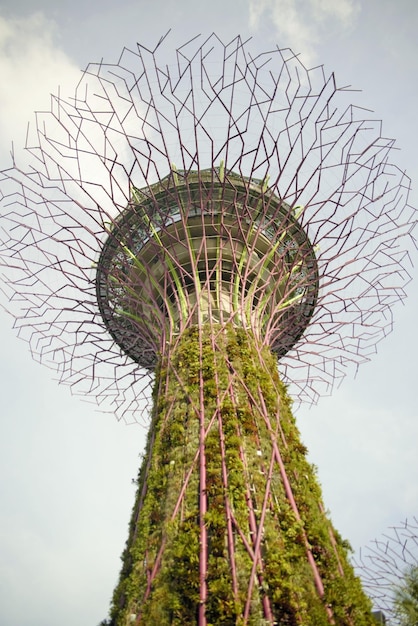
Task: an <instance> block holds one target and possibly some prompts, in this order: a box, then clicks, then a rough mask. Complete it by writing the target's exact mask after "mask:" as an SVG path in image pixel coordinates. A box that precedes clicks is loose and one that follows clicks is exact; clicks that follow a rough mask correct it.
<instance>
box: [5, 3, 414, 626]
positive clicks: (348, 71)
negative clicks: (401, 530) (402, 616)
mask: <svg viewBox="0 0 418 626" xmlns="http://www.w3.org/2000/svg"><path fill="white" fill-rule="evenodd" d="M417 27H418V4H417V3H416V2H415V0H398V2H397V3H394V2H393V1H392V0H363V1H362V0H229V1H228V2H225V0H212V1H211V2H210V3H208V2H204V1H202V2H196V1H189V0H176V1H175V2H174V0H173V1H172V0H154V1H153V2H149V1H148V0H147V1H145V0H136V1H135V2H134V1H130V0H119V2H117V3H116V2H110V1H109V0H101V1H100V2H98V0H72V1H71V2H66V1H61V2H56V0H54V1H52V0H43V1H42V0H38V1H36V0H35V1H34V0H14V1H13V2H12V1H11V0H10V1H9V0H0V137H1V140H0V169H5V168H7V167H9V165H10V150H11V142H12V141H13V146H14V150H15V152H19V151H21V150H22V146H23V144H24V140H25V136H26V128H27V123H28V121H30V120H31V118H32V112H33V111H34V110H44V109H47V108H48V107H49V94H50V93H51V92H56V90H57V89H58V87H59V88H60V90H61V92H66V93H71V92H72V90H73V89H74V87H75V85H76V83H77V81H78V79H79V77H80V75H81V74H80V70H81V69H83V68H84V67H85V66H86V65H87V63H89V62H91V61H100V60H101V59H102V58H104V59H105V60H106V61H109V62H113V61H117V59H118V57H119V54H120V52H121V50H122V48H123V47H124V46H126V47H134V46H135V44H136V42H137V41H139V42H141V43H143V44H145V45H150V46H151V45H154V44H155V43H156V42H157V41H158V40H159V38H160V37H161V36H162V35H164V34H165V33H166V32H167V31H168V30H170V29H171V33H170V38H171V39H170V41H172V47H173V48H174V47H175V45H176V44H178V43H183V42H185V41H187V40H189V39H191V38H192V37H193V36H194V35H196V34H199V33H202V34H206V35H208V34H210V33H211V32H212V31H215V32H216V33H217V34H218V35H219V36H220V37H221V38H222V39H224V40H225V41H229V40H231V39H233V37H234V36H236V35H237V34H240V35H241V36H242V37H243V38H244V39H246V38H247V37H250V36H252V37H253V42H254V46H255V47H256V48H257V49H260V51H262V50H265V49H267V48H269V47H271V46H273V45H275V44H276V43H277V44H279V46H280V47H291V48H292V49H293V50H294V51H295V52H298V53H300V54H301V59H302V60H303V62H304V63H305V65H307V66H315V65H318V64H323V65H324V66H325V69H326V71H327V72H331V71H335V73H336V76H337V83H338V84H339V85H340V86H343V85H351V86H352V87H353V88H354V89H356V90H358V91H354V92H353V99H354V100H355V102H357V103H361V105H362V106H364V107H365V108H367V109H371V110H373V111H374V112H375V113H376V117H377V118H379V119H382V120H383V121H384V125H383V129H384V133H383V134H384V135H385V136H389V137H394V138H396V140H397V146H398V147H399V151H398V152H397V154H396V161H397V163H398V164H399V166H400V167H401V168H402V169H406V170H407V172H408V174H409V175H410V177H411V178H412V181H413V192H412V196H411V203H412V204H413V205H415V206H417V207H418V192H417V189H418V182H415V183H414V181H418V155H417V151H416V137H417V134H418V122H417V115H416V111H417V110H418V81H417V73H418V60H417V59H418V54H417V52H418V50H417V47H418V44H417V43H416V31H417ZM416 260H417V258H416V255H415V262H416ZM415 265H417V263H415ZM414 273H415V274H417V273H418V269H416V270H415V272H414ZM408 292H409V298H408V299H407V300H406V301H405V304H404V305H399V306H398V307H397V308H395V310H394V319H395V323H394V330H393V332H392V334H390V335H389V336H388V337H387V338H386V339H385V340H384V341H383V342H382V343H380V344H379V345H378V351H377V354H376V355H375V356H374V358H373V359H372V360H371V361H370V363H367V364H365V365H363V366H361V368H360V370H359V372H358V374H357V376H356V378H352V377H347V378H346V379H345V380H344V382H343V383H342V385H341V386H340V388H339V389H335V390H334V392H333V394H332V396H331V397H327V398H322V399H321V400H320V401H319V403H318V405H317V406H316V407H312V408H309V407H302V408H301V409H300V410H298V413H297V419H298V423H299V426H300V429H301V431H302V437H303V439H304V441H305V443H306V445H307V446H308V448H309V450H310V458H311V460H312V462H314V463H315V464H316V465H317V466H318V474H319V478H320V481H321V483H322V486H323V492H324V500H325V504H326V506H327V508H328V509H329V510H330V511H331V517H332V519H333V521H334V524H335V525H336V527H337V528H338V529H339V531H340V532H341V534H342V535H343V536H344V537H345V538H347V539H349V540H350V542H351V543H352V545H353V547H354V549H355V550H356V551H358V550H359V549H360V548H361V547H362V546H363V547H364V546H366V545H367V543H368V542H369V541H370V540H372V539H374V538H375V537H378V536H379V535H381V534H382V533H383V532H384V531H385V529H386V528H387V527H388V526H391V525H396V524H398V523H399V522H400V521H402V520H404V519H405V518H408V517H412V516H414V515H415V516H416V515H417V512H418V480H417V477H418V454H417V452H416V447H417V442H418V419H417V418H418V403H417V387H418V377H417V372H418V368H417V366H416V355H417V354H418V332H417V323H416V320H417V314H416V311H417V310H418V282H417V280H416V279H415V280H413V281H412V282H411V284H410V285H409V288H408ZM12 325H13V320H11V319H10V317H8V316H7V315H6V314H0V342H1V343H0V345H1V358H0V393H1V399H2V402H1V414H0V625H1V626H3V625H4V626H18V625H19V626H53V625H54V626H56V624H60V626H70V625H71V626H73V625H74V624H77V626H95V625H97V624H98V623H99V622H100V620H101V619H103V618H104V617H106V615H107V611H108V606H109V601H110V598H111V594H112V591H113V587H114V585H115V582H116V579H117V576H118V572H119V567H120V561H119V555H120V554H121V552H122V550H123V547H124V543H125V540H126V536H127V528H128V521H129V515H130V510H131V507H132V504H133V499H134V491H135V489H134V485H133V484H132V478H134V477H135V476H136V473H137V467H138V465H139V462H140V458H139V457H140V454H141V450H142V446H143V443H144V440H145V435H146V431H145V428H144V427H142V426H139V425H129V426H127V425H125V424H123V423H118V422H117V421H116V419H114V418H112V416H110V415H108V414H101V413H100V412H99V411H98V410H97V409H96V407H95V405H94V403H92V402H88V401H86V402H84V401H82V400H80V399H79V398H75V397H72V396H71V394H70V391H69V389H67V388H65V387H62V386H59V385H58V384H57V382H56V381H55V380H54V373H53V372H52V371H51V370H48V369H47V368H45V367H42V366H40V365H38V364H37V363H35V362H33V361H32V360H31V357H30V354H29V350H28V346H27V345H25V343H24V342H22V341H20V340H19V339H17V338H16V337H15V333H14V331H13V329H12ZM86 400H88V399H86Z"/></svg>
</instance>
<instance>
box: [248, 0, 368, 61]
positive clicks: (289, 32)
mask: <svg viewBox="0 0 418 626" xmlns="http://www.w3.org/2000/svg"><path fill="white" fill-rule="evenodd" d="M359 10H360V7H359V2H358V1H357V0H249V26H250V29H251V30H253V31H256V30H259V29H260V28H261V25H262V22H263V21H265V22H266V23H272V24H273V25H274V28H275V31H276V35H277V36H278V37H280V39H281V41H283V42H284V44H285V45H288V44H289V43H290V44H291V45H292V47H294V48H295V51H297V52H298V51H300V52H301V53H302V55H303V57H302V58H303V61H304V62H305V63H306V65H308V66H310V65H313V64H314V63H315V61H316V49H317V47H318V45H319V43H320V42H321V39H322V38H323V37H328V36H329V33H330V32H332V34H333V36H335V34H336V33H337V32H338V31H341V30H344V29H346V28H348V27H349V26H351V25H352V24H353V22H354V21H355V19H356V17H357V15H358V13H359ZM296 48H297V50H296Z"/></svg>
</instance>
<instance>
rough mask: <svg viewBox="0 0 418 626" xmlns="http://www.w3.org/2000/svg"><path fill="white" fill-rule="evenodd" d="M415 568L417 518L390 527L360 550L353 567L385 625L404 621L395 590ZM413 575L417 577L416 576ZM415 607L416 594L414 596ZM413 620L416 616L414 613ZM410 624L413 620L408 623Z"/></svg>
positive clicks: (417, 534) (417, 566) (416, 557)
mask: <svg viewBox="0 0 418 626" xmlns="http://www.w3.org/2000/svg"><path fill="white" fill-rule="evenodd" d="M417 568H418V520H417V518H416V517H414V518H412V519H410V520H405V521H404V522H403V523H401V524H399V525H398V526H392V527H391V528H389V529H388V530H387V532H386V533H385V534H384V535H382V537H380V538H379V539H375V540H374V541H372V542H370V544H368V545H367V546H366V548H365V549H364V550H362V551H361V552H360V558H359V561H358V562H357V563H356V569H357V571H358V572H359V574H360V576H361V578H362V580H363V585H364V588H365V589H366V591H367V593H368V594H369V596H370V597H371V599H372V600H373V604H374V605H375V607H376V608H377V609H378V610H379V611H381V612H382V613H383V615H385V617H386V620H387V621H386V622H385V623H387V624H388V626H390V625H392V626H395V625H396V624H404V623H405V621H404V620H405V617H406V615H401V614H400V612H399V609H398V608H397V606H396V603H394V599H395V594H396V591H397V590H398V589H399V588H401V587H402V586H403V585H404V584H405V582H406V577H407V575H408V573H409V572H410V571H411V570H412V569H415V571H416V570H417ZM415 578H416V576H415ZM414 605H415V609H417V608H418V597H417V596H416V595H415V597H414ZM415 619H416V615H415ZM410 623H412V622H410Z"/></svg>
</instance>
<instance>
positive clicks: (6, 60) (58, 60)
mask: <svg viewBox="0 0 418 626" xmlns="http://www.w3.org/2000/svg"><path fill="white" fill-rule="evenodd" d="M0 76H1V77H2V79H1V81H0V135H1V137H2V142H1V146H0V150H1V152H0V163H1V167H3V166H5V165H7V162H5V161H6V159H7V154H8V153H9V152H10V146H11V142H12V140H14V141H15V145H16V147H19V146H22V145H23V144H24V141H25V136H26V128H27V123H28V121H30V120H32V119H33V111H34V110H46V109H49V108H50V98H49V94H50V93H53V92H54V93H56V92H57V89H58V87H60V88H61V89H62V90H63V91H64V92H66V91H67V90H68V89H67V87H68V86H69V85H71V86H72V89H71V91H74V86H75V85H76V84H77V82H78V80H79V79H80V76H81V74H80V71H79V69H78V68H77V67H76V66H75V64H73V62H72V61H71V60H70V59H69V57H68V56H66V54H65V53H64V52H62V51H61V50H60V49H59V48H58V47H57V46H56V45H55V43H54V23H53V22H52V21H50V20H47V19H46V18H45V17H44V16H43V15H42V14H40V13H36V14H33V15H31V16H30V17H27V18H24V19H17V18H16V19H9V20H7V19H5V18H3V17H1V16H0Z"/></svg>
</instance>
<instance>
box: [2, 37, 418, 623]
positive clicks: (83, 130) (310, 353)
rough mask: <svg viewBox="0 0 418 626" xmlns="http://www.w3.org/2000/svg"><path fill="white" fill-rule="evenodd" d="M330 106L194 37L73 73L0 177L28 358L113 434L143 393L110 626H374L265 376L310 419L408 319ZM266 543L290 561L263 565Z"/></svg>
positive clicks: (272, 56)
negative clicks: (337, 384)
mask: <svg viewBox="0 0 418 626" xmlns="http://www.w3.org/2000/svg"><path fill="white" fill-rule="evenodd" d="M346 97H347V94H346V93H345V90H344V89H338V88H337V86H336V83H335V79H334V76H333V75H331V76H329V77H328V76H326V75H325V73H324V71H323V69H322V68H315V69H313V70H307V69H306V68H305V67H304V66H303V65H302V64H301V62H300V61H299V60H298V58H297V57H296V56H295V55H294V54H293V53H292V52H291V51H290V50H288V49H285V50H281V49H279V48H277V49H274V50H271V51H268V52H265V53H261V54H255V55H253V54H252V52H251V45H250V44H249V43H248V42H243V41H242V40H241V39H240V38H236V39H234V40H233V41H231V42H230V43H229V44H226V45H225V44H223V43H222V42H221V41H220V40H219V39H218V38H217V37H216V36H215V35H212V36H211V37H209V38H208V39H206V40H204V41H201V42H200V41H199V40H196V39H194V40H192V41H190V42H188V43H187V44H185V45H184V46H182V47H181V48H179V49H178V50H177V51H176V53H175V54H174V55H173V57H172V58H171V64H169V65H167V57H166V50H165V39H162V40H161V41H160V42H159V43H158V45H157V46H156V47H155V49H153V50H149V49H147V48H145V47H144V46H140V45H138V48H137V50H135V51H132V50H126V49H125V50H124V51H123V53H122V55H121V57H120V59H119V61H118V63H116V64H104V63H100V64H92V65H89V66H88V68H87V69H86V71H85V73H84V75H83V78H82V80H81V82H80V84H79V85H78V87H77V90H76V93H75V95H74V97H73V98H71V99H67V100H66V99H64V98H63V97H61V96H54V97H53V98H52V102H51V110H50V111H49V112H46V113H37V120H36V125H35V128H34V132H33V133H32V136H31V138H29V139H28V145H27V148H28V152H29V154H30V155H31V160H30V164H29V166H28V167H26V168H23V167H19V164H18V163H14V166H13V168H12V169H10V170H7V171H5V172H3V173H2V176H1V179H0V189H1V192H2V207H3V208H2V218H1V219H2V243H3V245H2V259H3V266H4V288H3V290H4V292H5V293H6V295H7V297H8V298H9V300H10V309H12V312H13V314H14V316H15V319H16V322H15V325H16V327H17V329H18V333H19V335H20V336H22V337H23V338H25V339H26V340H28V341H29V344H30V348H31V351H32V354H33V356H34V358H36V359H38V360H40V361H42V362H44V363H46V364H47V365H50V366H52V367H53V368H55V370H56V371H57V372H58V374H59V377H60V380H61V382H63V383H65V384H68V385H71V387H72V389H73V391H74V392H75V393H80V394H88V395H89V397H90V396H91V397H95V398H96V399H97V401H98V403H99V405H100V406H101V408H102V409H103V410H107V411H112V412H114V413H115V414H116V415H117V416H119V417H123V418H124V419H126V420H130V421H131V420H132V419H134V420H138V421H139V420H141V419H143V415H144V411H145V413H148V414H149V411H146V409H147V408H148V406H149V400H150V397H151V393H150V384H151V382H152V381H153V380H154V381H155V383H154V385H155V386H154V388H155V392H154V397H155V403H154V405H153V409H152V423H151V428H150V434H149V444H148V451H147V455H146V458H145V462H144V466H143V468H142V469H141V472H140V477H139V490H138V498H137V502H136V505H135V508H134V514H133V518H132V522H131V532H130V537H129V540H128V546H127V551H126V554H125V558H124V568H123V571H122V576H121V582H120V584H119V587H118V590H117V592H116V599H115V601H114V613H113V619H114V623H115V624H118V625H119V624H125V623H128V621H129V620H130V619H132V621H135V622H137V623H150V624H151V623H157V622H156V621H155V620H156V619H158V620H159V623H173V624H174V623H179V624H180V623H189V622H190V619H191V618H190V615H193V616H195V619H196V622H197V623H199V624H200V625H202V626H204V625H205V624H206V623H217V624H221V623H225V624H227V623H228V624H229V623H237V624H238V623H240V624H241V623H242V624H261V623H268V624H273V623H276V622H277V623H286V624H300V623H303V624H305V625H306V624H308V623H309V624H310V623H312V624H315V626H319V625H320V624H322V623H327V624H328V623H330V624H333V623H338V624H347V625H348V624H356V626H360V624H363V623H364V624H369V623H371V622H370V621H368V620H369V617H367V615H369V612H368V609H367V606H366V605H365V604H364V603H363V599H361V600H359V601H358V602H357V600H354V599H353V598H354V596H356V597H357V595H358V593H359V592H357V591H353V589H354V587H355V584H356V583H355V580H354V579H353V575H352V571H351V568H350V567H349V565H348V562H347V560H346V555H345V552H344V550H343V546H342V545H341V542H339V540H338V539H337V538H336V537H337V535H336V533H335V532H334V530H333V529H332V526H331V525H330V523H329V522H328V521H327V520H326V517H325V515H324V513H323V506H322V503H321V498H320V490H319V487H318V486H317V483H316V480H315V477H314V475H313V471H312V468H310V466H309V465H308V463H307V462H306V459H305V456H304V453H305V450H304V447H303V446H302V444H301V443H300V442H299V438H298V433H297V431H296V430H295V428H294V423H293V418H292V417H291V414H290V413H289V409H288V404H289V403H288V399H287V396H286V392H285V391H284V388H283V387H282V385H281V383H280V381H279V380H278V378H277V358H278V359H279V370H280V374H281V378H282V379H283V380H284V381H285V383H287V384H289V389H290V393H291V395H292V397H293V398H295V399H296V400H298V401H309V402H315V401H316V400H317V398H318V396H319V395H320V394H321V393H329V391H330V390H331V388H332V385H333V383H334V381H335V380H337V381H339V380H340V379H341V378H342V377H343V376H344V375H345V374H346V372H347V371H349V369H350V368H352V369H353V368H354V369H355V368H356V367H357V366H358V365H359V364H360V363H362V362H363V361H366V360H368V359H369V357H370V356H371V354H372V353H373V352H374V351H375V346H376V343H377V342H378V341H379V340H380V339H381V338H382V337H384V336H385V335H386V334H387V333H388V332H389V331H390V329H391V325H392V317H391V307H392V305H393V304H394V303H396V302H397V301H399V300H402V299H403V298H404V297H405V293H404V286H405V284H406V282H407V281H408V280H409V274H408V269H409V266H410V260H409V254H408V247H409V237H410V231H411V229H412V226H413V220H414V212H413V210H412V209H411V207H410V206H409V205H408V192H409V186H410V182H409V179H408V178H407V177H406V176H405V174H404V173H403V172H402V171H400V170H399V169H398V168H397V167H396V165H393V164H392V163H391V153H392V149H393V144H394V142H393V140H390V139H386V138H384V137H382V133H381V124H380V122H379V121H376V120H374V119H373V118H372V117H371V116H370V115H366V114H365V111H364V110H363V109H357V108H356V107H353V106H351V105H347V102H346ZM273 355H274V356H273ZM272 359H273V360H272ZM155 368H157V376H154V371H155ZM191 416H194V421H193V419H192V417H191ZM231 433H232V434H231ZM170 468H171V469H170ZM238 476H242V477H243V479H242V480H241V479H238ZM259 476H261V477H262V478H259ZM301 476H306V480H307V481H308V483H307V484H309V489H308V487H306V489H307V491H309V493H311V494H314V495H313V496H312V498H313V499H311V496H308V495H307V491H304V488H302V486H301ZM237 494H238V495H237ZM196 502H198V505H197V507H196ZM161 503H164V506H162V504H161ZM318 511H319V513H318ZM318 514H319V515H320V518H321V519H320V520H319V518H318V519H317V516H318ZM150 520H151V521H150ZM190 520H193V523H191V522H190ZM190 524H191V526H190ZM321 525H322V526H321ZM320 528H322V530H321V531H320ZM283 529H285V530H283ZM324 529H325V530H324ZM186 530H187V532H188V533H189V537H190V541H191V543H193V541H194V539H195V540H196V544H195V551H194V560H193V559H191V560H190V561H189V564H188V569H187V568H186V566H185V563H184V558H185V557H182V558H181V559H180V557H179V556H178V554H177V552H180V543H178V542H180V541H181V537H183V536H185V533H186ZM290 531H291V532H290ZM194 533H195V534H194ZM292 533H293V535H292ZM291 535H292V536H293V538H294V541H293V544H292V545H293V547H291V546H290V544H289V545H288V543H287V542H288V540H289V537H290V536H291ZM325 536H326V537H328V538H327V539H325V538H324V537H325ZM144 537H146V538H147V540H146V541H145V540H144V541H145V544H144V543H143V538H144ZM220 537H221V539H219V538H220ZM273 537H279V539H277V542H278V543H279V544H280V541H281V542H282V543H281V544H280V545H281V549H282V553H289V555H290V553H291V552H292V550H293V549H294V550H296V547H295V546H299V547H297V550H299V552H298V553H297V556H296V555H295V554H296V553H295V554H293V553H292V554H293V556H289V560H288V561H286V563H284V562H283V563H281V564H280V566H279V565H277V560H278V559H279V560H280V558H281V557H279V556H277V554H276V553H275V552H274V549H273V547H272V546H273V544H274V541H273ZM280 537H281V539H280ZM141 538H142V539H141ZM216 538H218V539H219V542H220V543H219V545H218V544H217V543H216V541H217V539H216ZM141 541H142V543H141ZM147 542H148V543H147ZM176 542H177V543H176ZM177 544H178V545H177ZM216 545H218V547H214V546H216ZM176 546H177V547H176ZM176 550H177V552H176ZM182 550H183V554H184V553H185V551H186V547H185V545H182ZM286 551H287V552H286ZM134 555H136V556H134ZM292 559H293V560H292ZM218 561H219V562H220V561H222V563H223V566H224V567H225V568H226V569H225V571H224V570H222V567H223V566H222V567H221V565H219V563H218ZM296 562H297V563H300V568H301V569H300V582H299V583H297V584H296V586H295V587H294V588H292V590H290V591H289V589H287V587H286V585H284V586H283V585H282V583H279V582H278V580H279V579H280V580H283V578H284V577H285V571H287V572H288V574H287V577H288V578H289V568H290V569H291V568H292V567H294V571H293V574H292V576H293V577H294V575H295V571H299V570H297V567H299V566H296V565H294V563H296ZM192 563H195V564H196V563H198V565H196V567H197V570H196V572H195V573H196V577H195V578H193V576H194V574H193V572H192V574H190V571H192V570H193V568H194V567H195V566H194V565H192ZM272 563H275V564H276V565H277V567H276V565H275V566H274V567H273V565H272ZM292 563H293V565H292ZM218 566H219V567H218ZM306 567H307V571H308V572H309V573H308V574H307V573H306V571H305V568H306ZM173 568H177V569H178V571H180V572H181V571H183V570H182V568H183V569H184V571H186V570H187V574H186V573H185V574H184V582H185V586H187V587H188V589H189V590H185V589H183V590H179V588H178V585H177V587H174V586H173V585H174V582H173V580H172V577H173V574H172V572H173ZM219 568H220V569H219ZM286 568H287V569H286ZM139 570H141V571H140V572H139ZM221 570H222V571H221ZM302 570H303V572H304V574H303V575H302ZM170 571H171V578H170V575H169V572H170ZM138 572H139V573H138ZM278 572H280V576H279V574H278ZM189 574H190V576H189ZM190 577H191V578H190ZM336 579H339V580H340V581H344V580H345V581H348V582H347V584H345V583H344V584H343V583H342V582H341V585H343V586H344V585H345V587H344V593H343V592H342V591H341V589H342V587H340V591H337V590H336V589H337V588H336V587H335V584H336V583H335V582H333V581H335V580H336ZM302 580H303V582H301V581H302ZM127 581H128V582H127ZM196 581H197V582H196ZM225 581H226V582H225ZM221 582H222V583H223V584H224V587H225V588H228V590H229V595H230V596H231V597H232V598H233V602H232V601H230V600H228V593H227V592H226V591H225V588H224V589H223V590H221V587H222V584H221ZM186 583H187V585H186ZM338 584H340V583H338ZM298 585H299V586H298ZM353 585H354V587H353ZM337 586H338V585H337ZM128 587H129V589H130V591H129V590H128ZM133 587H134V588H135V589H136V591H135V593H133V592H132V588H133ZM159 590H160V591H161V594H163V592H164V593H165V594H166V596H167V597H171V598H172V599H173V598H174V599H173V600H172V602H171V604H170V605H169V606H168V605H167V606H165V608H164V609H163V608H161V606H162V605H160V604H159V600H158V598H159V596H158V593H159ZM190 590H192V591H190ZM222 593H224V595H222ZM347 594H348V595H347ZM350 594H351V595H350ZM353 594H354V595H353ZM356 594H357V595H356ZM314 596H315V597H316V598H317V599H318V602H319V604H318V605H317V604H315V602H316V601H314V600H313V599H312V598H313V597H314ZM338 596H340V599H337V597H338ZM214 597H219V598H223V604H224V607H223V608H221V607H220V606H214V603H213V598H214ZM179 598H180V599H179ZM185 598H187V601H186V600H185ZM176 599H177V600H176ZM176 602H177V604H176ZM219 602H220V601H219ZM179 604H183V605H185V607H186V608H184V607H183V608H184V610H185V611H186V613H185V614H182V613H181V610H183V609H180V608H179V606H178V605H179ZM229 604H230V605H231V606H230V607H229V609H228V610H229V611H230V613H228V614H227V611H226V609H225V606H227V605H228V606H229ZM232 605H233V606H232ZM365 606H366V609H365V608H364V607H365ZM141 607H142V608H141ZM158 607H160V608H159V609H158V610H161V611H162V613H161V615H157V613H156V612H155V611H157V608H158ZM320 607H322V609H321V608H320ZM349 607H354V608H349ZM224 610H225V611H226V612H225V614H224V613H222V611H224ZM321 610H322V613H321ZM147 611H148V613H147ZM164 611H165V612H164ZM187 611H189V613H187ZM315 611H316V613H315ZM356 611H357V613H356ZM163 613H164V615H163ZM314 613H315V615H316V617H315V615H314ZM366 613H367V615H366ZM147 615H148V616H147ZM208 615H209V616H210V617H209V618H208ZM360 615H362V617H361V618H360V617H359V616H360ZM213 616H215V617H213ZM176 619H177V620H178V621H176ZM193 619H194V618H193ZM211 619H212V622H211V621H210V620H211ZM234 619H235V620H236V621H233V620H234ZM370 619H371V617H370ZM144 620H145V621H144ZM147 620H148V621H147ZM153 620H154V621H153ZM164 620H166V621H164ZM167 620H168V621H167ZM170 620H171V621H170ZM182 620H183V621H182ZM185 620H186V621H185ZM187 620H189V622H187ZM208 620H209V621H208ZM216 620H217V621H216ZM228 620H229V621H228ZM231 620H232V621H231ZM240 620H241V621H240ZM257 620H258V621H257ZM280 620H282V621H280ZM283 620H288V621H283ZM292 620H293V621H292ZM309 620H311V621H309ZM312 620H314V621H312ZM315 620H316V621H315ZM321 620H322V621H321ZM323 620H325V621H323ZM361 620H363V621H361ZM190 623H191V622H190Z"/></svg>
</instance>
